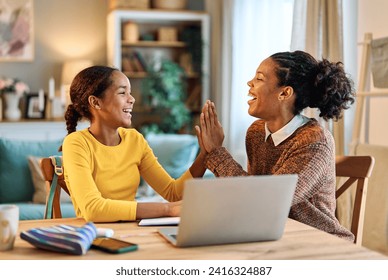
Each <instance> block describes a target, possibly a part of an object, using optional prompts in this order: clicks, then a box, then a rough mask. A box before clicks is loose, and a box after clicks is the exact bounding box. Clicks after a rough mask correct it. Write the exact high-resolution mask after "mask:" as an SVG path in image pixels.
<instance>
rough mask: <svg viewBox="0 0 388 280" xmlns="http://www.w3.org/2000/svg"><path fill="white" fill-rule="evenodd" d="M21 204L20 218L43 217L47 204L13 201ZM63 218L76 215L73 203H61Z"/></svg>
mask: <svg viewBox="0 0 388 280" xmlns="http://www.w3.org/2000/svg"><path fill="white" fill-rule="evenodd" d="M12 204H15V205H17V206H19V210H20V211H19V220H36V219H43V217H44V211H45V206H44V205H42V204H35V203H12ZM61 213H62V218H73V217H75V211H74V207H73V204H72V203H61Z"/></svg>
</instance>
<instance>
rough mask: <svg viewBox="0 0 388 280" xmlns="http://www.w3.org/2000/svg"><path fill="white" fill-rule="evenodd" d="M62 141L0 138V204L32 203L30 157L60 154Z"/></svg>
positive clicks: (32, 189)
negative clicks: (59, 149)
mask: <svg viewBox="0 0 388 280" xmlns="http://www.w3.org/2000/svg"><path fill="white" fill-rule="evenodd" d="M60 145H62V139H60V140H51V141H31V140H9V139H2V138H0V203H12V202H24V201H32V195H33V192H34V185H33V183H32V178H31V173H30V169H29V167H28V160H27V158H28V156H38V157H47V156H51V155H55V154H59V152H58V148H59V147H60Z"/></svg>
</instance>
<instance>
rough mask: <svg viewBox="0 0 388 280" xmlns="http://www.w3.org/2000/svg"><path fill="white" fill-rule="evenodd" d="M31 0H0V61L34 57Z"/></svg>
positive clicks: (15, 60) (24, 59) (31, 58)
mask: <svg viewBox="0 0 388 280" xmlns="http://www.w3.org/2000/svg"><path fill="white" fill-rule="evenodd" d="M33 6H34V3H33V0H18V1H15V0H0V13H1V17H0V62H1V61H12V62H18V61H32V60H33V59H34V13H33Z"/></svg>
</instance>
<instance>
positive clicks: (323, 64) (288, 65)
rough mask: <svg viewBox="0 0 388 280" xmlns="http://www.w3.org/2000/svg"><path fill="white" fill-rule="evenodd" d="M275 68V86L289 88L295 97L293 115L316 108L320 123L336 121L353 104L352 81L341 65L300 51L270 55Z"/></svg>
mask: <svg viewBox="0 0 388 280" xmlns="http://www.w3.org/2000/svg"><path fill="white" fill-rule="evenodd" d="M270 58H271V59H273V60H274V61H275V63H276V64H277V67H276V69H275V73H276V75H277V77H278V80H279V84H278V85H279V86H291V87H292V88H293V89H294V92H295V94H296V101H295V107H294V113H295V114H299V113H301V112H302V110H303V109H305V108H307V107H310V108H318V109H319V111H320V114H319V116H320V117H322V118H323V119H324V120H329V119H334V120H338V119H340V118H341V117H342V112H343V110H345V109H348V108H349V107H350V105H351V104H353V103H354V101H355V91H354V88H353V82H352V80H351V79H350V78H349V77H348V76H347V74H346V73H345V71H344V68H343V64H342V63H341V62H336V63H334V62H330V61H328V60H327V59H323V60H322V61H317V60H316V59H315V58H314V57H312V56H311V55H310V54H308V53H306V52H303V51H295V52H280V53H275V54H273V55H271V56H270Z"/></svg>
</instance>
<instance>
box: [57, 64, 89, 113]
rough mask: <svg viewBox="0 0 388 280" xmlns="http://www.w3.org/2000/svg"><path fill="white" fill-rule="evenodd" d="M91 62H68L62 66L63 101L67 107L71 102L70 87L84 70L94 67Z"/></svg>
mask: <svg viewBox="0 0 388 280" xmlns="http://www.w3.org/2000/svg"><path fill="white" fill-rule="evenodd" d="M92 65H93V63H92V61H91V60H87V59H82V60H72V61H66V62H65V63H64V64H63V66H62V78H61V100H62V103H63V104H64V105H65V106H67V105H68V104H70V103H71V101H70V85H71V83H72V81H73V79H74V77H75V76H76V75H77V74H78V73H79V72H80V71H81V70H83V69H85V68H87V67H89V66H92Z"/></svg>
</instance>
